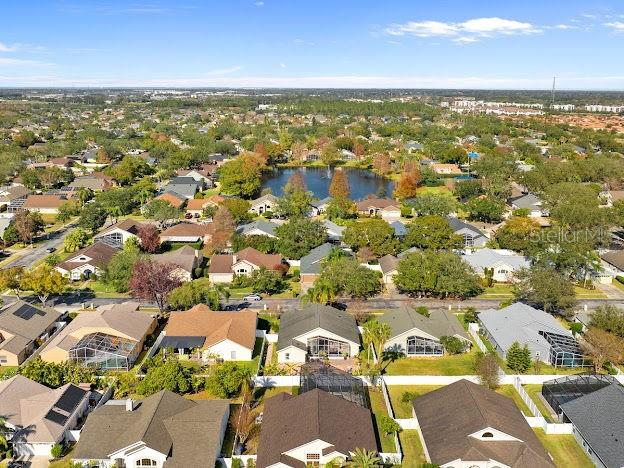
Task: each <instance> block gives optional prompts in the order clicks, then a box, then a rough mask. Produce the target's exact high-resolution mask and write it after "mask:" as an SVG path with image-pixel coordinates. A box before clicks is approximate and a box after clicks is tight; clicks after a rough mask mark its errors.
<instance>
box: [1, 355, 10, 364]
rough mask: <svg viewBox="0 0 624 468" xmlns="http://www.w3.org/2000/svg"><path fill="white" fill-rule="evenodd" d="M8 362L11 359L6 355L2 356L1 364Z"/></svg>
mask: <svg viewBox="0 0 624 468" xmlns="http://www.w3.org/2000/svg"><path fill="white" fill-rule="evenodd" d="M7 362H9V360H8V358H7V357H6V356H0V364H6V363H7Z"/></svg>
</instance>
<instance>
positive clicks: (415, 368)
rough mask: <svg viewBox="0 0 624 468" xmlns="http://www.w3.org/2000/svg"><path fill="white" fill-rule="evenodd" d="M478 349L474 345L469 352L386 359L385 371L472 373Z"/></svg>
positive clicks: (388, 373)
mask: <svg viewBox="0 0 624 468" xmlns="http://www.w3.org/2000/svg"><path fill="white" fill-rule="evenodd" d="M478 349H479V348H477V346H476V345H473V347H472V349H471V350H470V352H468V353H461V354H455V355H445V356H440V357H409V358H408V357H403V358H399V359H397V360H396V361H393V362H388V361H384V367H383V372H384V373H385V374H387V375H470V374H473V373H474V369H473V360H474V356H475V354H476V352H477V351H478Z"/></svg>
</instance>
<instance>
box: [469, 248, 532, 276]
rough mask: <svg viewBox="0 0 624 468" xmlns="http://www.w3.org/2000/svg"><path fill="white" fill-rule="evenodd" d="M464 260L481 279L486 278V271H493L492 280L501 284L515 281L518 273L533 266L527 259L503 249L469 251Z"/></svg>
mask: <svg viewBox="0 0 624 468" xmlns="http://www.w3.org/2000/svg"><path fill="white" fill-rule="evenodd" d="M462 260H464V262H466V263H467V264H468V265H470V266H471V267H472V268H473V269H474V270H475V271H476V272H477V273H478V274H479V276H481V277H485V276H486V270H488V271H492V279H493V280H494V281H498V282H501V283H508V282H511V281H513V279H514V275H515V274H516V273H517V272H518V271H520V270H521V269H522V268H529V266H530V265H531V262H530V261H529V259H528V258H527V257H525V256H523V255H519V254H517V253H515V252H513V251H511V250H503V249H488V248H483V249H479V250H474V251H473V250H469V251H467V252H466V253H465V254H463V255H462Z"/></svg>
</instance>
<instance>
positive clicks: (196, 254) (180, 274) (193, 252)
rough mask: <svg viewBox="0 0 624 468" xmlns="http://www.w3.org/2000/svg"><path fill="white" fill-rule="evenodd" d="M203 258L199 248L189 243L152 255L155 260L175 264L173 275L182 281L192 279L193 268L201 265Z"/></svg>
mask: <svg viewBox="0 0 624 468" xmlns="http://www.w3.org/2000/svg"><path fill="white" fill-rule="evenodd" d="M203 259H204V255H203V254H202V252H201V250H197V249H194V248H193V247H191V246H190V245H185V246H183V247H181V248H179V249H177V250H172V251H170V252H165V253H162V254H158V255H153V256H152V260H154V261H155V262H158V263H169V264H172V265H175V270H174V271H173V272H172V274H173V276H175V277H176V278H178V279H179V280H180V281H184V282H187V281H192V280H193V275H194V274H195V269H196V268H199V267H200V266H201V264H202V261H203Z"/></svg>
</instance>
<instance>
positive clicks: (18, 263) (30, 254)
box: [3, 224, 74, 268]
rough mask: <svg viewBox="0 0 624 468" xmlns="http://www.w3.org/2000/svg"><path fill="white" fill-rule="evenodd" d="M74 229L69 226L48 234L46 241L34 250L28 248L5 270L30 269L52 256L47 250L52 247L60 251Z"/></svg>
mask: <svg viewBox="0 0 624 468" xmlns="http://www.w3.org/2000/svg"><path fill="white" fill-rule="evenodd" d="M72 227H74V225H73V224H68V225H66V226H65V227H63V228H61V229H59V230H58V231H54V232H52V233H50V234H47V238H45V240H43V241H42V242H41V243H40V244H38V245H37V246H36V247H34V248H32V249H31V248H29V247H27V248H26V249H24V250H23V251H21V252H20V253H19V254H18V255H15V259H14V260H10V261H9V262H7V263H6V264H5V265H4V266H3V268H10V267H26V268H28V267H30V266H31V265H33V264H34V263H36V262H37V261H39V260H41V259H42V258H44V257H46V256H47V255H50V254H49V252H47V251H46V249H48V248H51V247H52V248H54V249H57V250H58V249H59V248H60V247H62V246H63V241H64V240H65V237H67V235H68V234H69V233H70V228H72Z"/></svg>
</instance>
